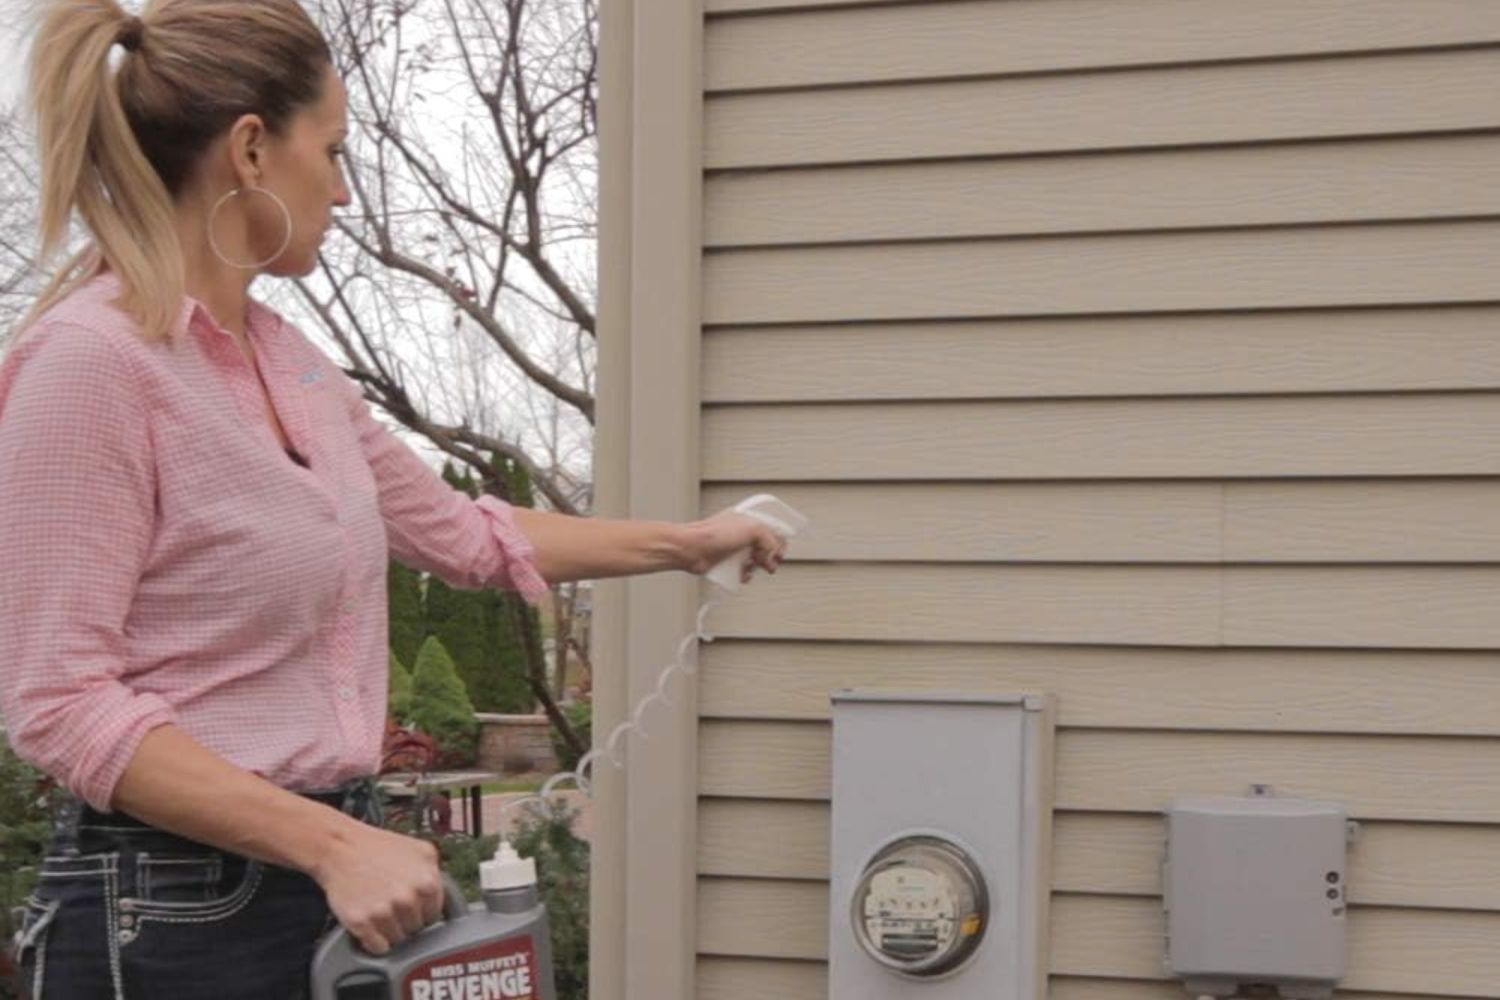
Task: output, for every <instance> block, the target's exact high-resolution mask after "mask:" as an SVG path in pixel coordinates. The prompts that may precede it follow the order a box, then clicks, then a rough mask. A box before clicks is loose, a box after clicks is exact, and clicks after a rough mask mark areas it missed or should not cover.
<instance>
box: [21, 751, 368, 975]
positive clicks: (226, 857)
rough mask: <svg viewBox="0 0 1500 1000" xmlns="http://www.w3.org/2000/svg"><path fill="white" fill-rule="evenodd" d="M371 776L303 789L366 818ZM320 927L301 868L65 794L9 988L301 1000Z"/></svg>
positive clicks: (318, 905)
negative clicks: (16, 976)
mask: <svg viewBox="0 0 1500 1000" xmlns="http://www.w3.org/2000/svg"><path fill="white" fill-rule="evenodd" d="M373 784H374V783H373V782H368V781H364V782H356V783H354V784H352V785H350V786H348V787H346V788H344V789H340V790H337V791H334V792H328V793H320V794H315V795H311V796H310V797H311V798H316V799H318V800H319V801H322V802H325V803H327V804H329V805H333V806H335V807H336V808H340V809H342V810H343V811H345V812H347V813H349V814H350V815H352V816H355V817H357V818H359V819H362V820H365V821H366V822H375V823H378V822H379V802H378V800H377V799H376V798H375V792H374V787H373ZM331 927H332V919H331V917H330V915H329V911H328V904H327V901H326V900H325V899H324V896H323V891H322V889H320V888H319V887H318V885H317V883H316V882H314V881H313V880H312V879H311V878H309V877H308V876H306V875H304V874H302V873H301V872H297V871H293V870H291V869H288V868H281V867H278V866H276V865H270V864H263V863H261V862H258V861H251V860H249V859H248V858H244V857H241V856H239V855H237V854H231V853H229V852H227V851H221V850H218V849H216V848H213V847H209V846H207V845H205V844H200V843H197V842H195V841H191V840H186V839H184V838H182V837H178V836H176V835H175V834H171V833H167V832H166V831H164V830H160V829H157V828H155V827H151V826H148V825H146V824H145V823H142V822H140V821H138V820H135V819H133V818H131V817H129V816H126V815H124V814H123V813H116V814H113V815H110V814H104V813H99V812H96V811H95V810H93V809H91V808H89V807H88V806H86V805H83V804H82V803H80V802H77V801H73V802H70V803H68V804H67V805H66V806H65V807H64V808H63V810H62V812H61V814H60V815H59V817H58V820H57V825H56V829H55V830H54V833H53V839H52V843H51V846H50V848H49V850H48V853H47V857H46V859H45V860H44V861H43V862H42V866H41V871H40V878H39V880H38V884H37V888H36V891H35V892H34V893H33V894H32V897H31V898H30V899H28V900H27V903H26V913H25V918H24V920H23V921H22V929H21V932H20V934H19V935H18V937H17V944H18V951H17V955H18V958H19V964H20V968H21V985H22V988H23V989H25V990H29V991H30V996H31V997H32V1000H158V998H160V1000H299V998H303V997H306V996H307V975H308V965H309V963H310V962H311V960H312V954H313V950H314V948H316V946H317V943H318V940H319V938H321V937H322V935H323V934H324V933H325V932H327V931H328V930H330V929H331ZM23 995H24V994H23Z"/></svg>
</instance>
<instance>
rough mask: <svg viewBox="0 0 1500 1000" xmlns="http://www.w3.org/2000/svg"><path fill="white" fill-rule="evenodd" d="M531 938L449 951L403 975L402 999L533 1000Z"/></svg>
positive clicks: (534, 972) (533, 951)
mask: <svg viewBox="0 0 1500 1000" xmlns="http://www.w3.org/2000/svg"><path fill="white" fill-rule="evenodd" d="M538 989H539V985H538V983H537V968H536V949H535V948H533V947H532V944H531V935H529V934H524V935H522V936H520V937H513V938H507V939H505V940H504V941H496V942H495V943H493V944H488V945H484V946H483V947H479V948H470V949H468V950H466V951H450V952H449V953H448V954H446V955H444V956H443V957H441V958H436V959H433V960H432V961H430V962H424V963H423V964H421V965H419V966H417V967H416V968H415V969H413V970H411V972H409V973H407V974H406V982H405V984H404V986H403V992H402V994H401V995H402V997H404V998H405V1000H536V997H537V996H538V992H537V991H538Z"/></svg>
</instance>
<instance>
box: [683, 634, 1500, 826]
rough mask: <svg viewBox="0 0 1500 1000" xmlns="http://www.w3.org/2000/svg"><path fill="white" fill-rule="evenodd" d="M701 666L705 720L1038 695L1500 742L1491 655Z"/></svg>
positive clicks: (1212, 723) (1153, 714)
mask: <svg viewBox="0 0 1500 1000" xmlns="http://www.w3.org/2000/svg"><path fill="white" fill-rule="evenodd" d="M701 659H702V668H701V677H700V681H699V705H700V713H701V714H702V716H703V717H705V718H711V719H744V720H764V721H827V720H828V718H829V714H830V711H829V701H828V695H829V692H830V691H835V690H839V689H842V688H866V689H877V690H887V691H912V690H921V689H924V688H936V689H942V690H966V691H988V692H994V693H1005V692H1014V691H1047V692H1050V693H1051V694H1054V695H1056V696H1057V698H1058V720H1059V724H1061V725H1063V726H1067V727H1072V728H1110V729H1196V730H1219V731H1230V732H1265V733H1282V732H1304V733H1307V732H1333V733H1396V734H1403V735H1412V736H1497V735H1500V715H1497V713H1496V712H1495V710H1494V706H1495V705H1496V704H1497V703H1500V654H1496V653H1495V652H1493V651H1490V650H1484V651H1476V652H1469V651H1462V652H1452V651H1443V652H1432V651H1415V650H1401V651H1395V650H1380V649H1375V650H1332V649H1320V650H1307V649H1264V650H1262V649H1168V648H1163V647H1150V648H1130V647H1121V646H1098V647H1088V646H1020V645H1017V646H999V647H997V646H991V645H957V644H952V643H947V642H944V643H909V642H894V643H869V642H852V643H838V642H823V641H820V642H814V643H803V642H788V641H780V642H763V641H748V642H746V641H739V640H733V639H720V640H719V641H718V642H716V643H714V644H713V645H712V646H709V647H708V648H707V649H705V650H703V652H702V653H701ZM1497 839H1500V838H1497Z"/></svg>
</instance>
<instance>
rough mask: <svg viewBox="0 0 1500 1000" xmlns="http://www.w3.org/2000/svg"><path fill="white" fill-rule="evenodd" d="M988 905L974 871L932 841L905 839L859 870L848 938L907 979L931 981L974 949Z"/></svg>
mask: <svg viewBox="0 0 1500 1000" xmlns="http://www.w3.org/2000/svg"><path fill="white" fill-rule="evenodd" d="M988 909H989V900H988V896H987V893H986V892H985V888H984V879H983V877H982V876H981V875H980V873H979V869H978V866H976V865H975V864H974V862H973V860H972V859H971V858H970V857H969V856H968V854H966V853H965V852H964V851H963V850H962V849H961V848H959V847H957V846H955V845H954V844H951V843H949V842H947V841H945V840H941V839H939V838H937V837H907V838H905V839H902V840H898V841H896V842H895V843H894V844H891V845H890V846H889V847H887V848H885V849H884V850H882V851H881V852H880V853H879V854H877V855H876V856H875V857H874V859H872V860H871V862H870V863H869V865H867V866H866V867H865V871H864V874H863V876H862V877H861V878H860V881H859V885H858V887H857V888H856V889H855V892H854V900H853V906H852V913H851V914H850V916H851V918H852V919H853V921H854V929H855V937H856V939H858V941H859V943H860V946H861V947H862V948H864V950H865V952H866V953H867V954H869V956H870V957H871V958H873V959H875V960H876V961H877V962H879V963H880V964H882V965H884V966H886V967H887V968H890V969H894V970H896V971H898V972H903V973H906V974H908V975H913V976H924V977H925V976H937V975H942V974H943V973H945V972H948V971H951V970H952V969H955V968H957V967H958V966H959V965H961V964H962V963H963V962H964V961H965V960H966V959H967V958H968V957H969V956H970V955H971V954H973V952H974V950H975V949H976V948H977V947H978V946H979V942H980V940H981V938H983V936H984V927H985V924H986V923H987V922H988V917H989V913H988Z"/></svg>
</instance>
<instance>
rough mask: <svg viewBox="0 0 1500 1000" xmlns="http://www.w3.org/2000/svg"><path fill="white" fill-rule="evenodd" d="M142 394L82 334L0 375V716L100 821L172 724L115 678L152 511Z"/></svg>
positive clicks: (54, 333) (21, 351)
mask: <svg viewBox="0 0 1500 1000" xmlns="http://www.w3.org/2000/svg"><path fill="white" fill-rule="evenodd" d="M140 382H141V380H140V379H139V378H137V377H135V373H134V371H133V366H132V364H131V362H130V359H129V358H128V357H127V355H126V348H125V347H124V346H123V345H121V344H118V343H116V342H115V341H113V340H112V339H111V338H110V337H109V336H108V335H106V334H103V333H99V332H95V331H91V330H88V329H84V328H81V327H71V326H65V327H59V328H56V329H39V330H35V331H32V333H31V334H30V335H29V336H28V338H27V339H26V341H25V342H23V343H22V344H21V345H20V346H18V347H17V348H16V349H15V350H14V352H13V353H12V354H11V356H10V357H8V358H7V359H6V361H5V364H4V366H3V367H0V649H3V650H4V651H5V659H4V661H3V663H0V714H3V716H4V719H5V723H6V727H7V733H6V736H7V739H8V740H9V741H10V743H11V746H12V747H13V748H14V749H15V751H16V752H17V753H18V754H20V755H21V756H22V757H24V758H26V759H28V760H30V761H32V762H33V763H35V764H36V765H37V766H38V767H40V768H42V769H43V770H45V771H46V772H48V773H49V774H51V775H52V776H53V777H55V778H57V779H58V780H59V781H61V782H62V783H63V784H64V785H66V786H67V788H68V789H69V790H70V791H72V792H73V793H74V794H76V795H78V796H79V797H81V798H83V799H84V800H86V801H87V802H88V803H89V804H90V805H93V806H94V807H95V808H98V809H101V810H106V811H107V810H108V809H109V807H110V799H111V798H112V796H113V794H114V789H115V785H116V784H117V783H118V782H119V780H120V776H121V775H122V774H123V773H124V771H125V769H126V766H127V765H128V764H129V763H130V759H131V758H132V757H133V756H134V754H135V751H136V749H137V747H138V746H139V744H140V741H141V740H142V739H143V738H144V737H145V735H146V734H147V733H148V732H149V731H150V730H152V729H154V728H156V727H157V726H160V725H163V724H166V723H169V722H172V721H174V719H173V713H172V709H171V707H170V706H169V705H168V704H167V703H166V702H165V701H163V700H162V699H161V698H159V697H156V696H154V695H149V694H140V693H137V692H135V691H132V690H131V688H130V686H129V684H128V683H127V682H126V681H125V680H124V674H125V669H126V666H127V658H126V628H127V620H128V617H129V614H130V608H131V604H132V602H133V599H134V595H135V592H136V587H137V583H138V581H139V579H140V574H141V571H142V568H143V566H144V565H145V562H146V559H147V557H148V554H149V552H150V548H151V540H152V535H153V530H154V523H155V509H156V504H155V474H154V467H155V466H154V459H153V455H152V448H151V434H150V428H149V424H148V420H147V411H146V402H145V400H144V399H143V398H142V395H141V387H140Z"/></svg>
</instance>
